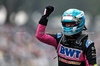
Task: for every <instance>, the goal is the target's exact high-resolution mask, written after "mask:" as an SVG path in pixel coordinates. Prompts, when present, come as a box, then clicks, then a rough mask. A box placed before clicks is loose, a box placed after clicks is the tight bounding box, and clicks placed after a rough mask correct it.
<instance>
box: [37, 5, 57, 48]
mask: <svg viewBox="0 0 100 66" xmlns="http://www.w3.org/2000/svg"><path fill="white" fill-rule="evenodd" d="M53 11H54V7H53V6H47V7H46V9H45V11H44V14H43V16H42V17H41V19H40V21H39V24H38V28H37V31H36V38H37V39H38V40H40V41H41V42H43V43H46V44H49V45H52V46H54V47H56V46H57V41H56V39H55V38H54V37H53V36H50V35H48V34H46V33H45V29H46V26H47V22H48V19H47V18H48V17H49V15H50V14H51V13H52V12H53Z"/></svg>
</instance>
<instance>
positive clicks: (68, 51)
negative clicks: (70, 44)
mask: <svg viewBox="0 0 100 66" xmlns="http://www.w3.org/2000/svg"><path fill="white" fill-rule="evenodd" d="M59 53H60V54H63V55H66V56H67V57H72V58H73V56H74V55H75V58H76V59H79V57H80V54H81V51H80V50H77V49H72V48H67V47H64V46H62V45H61V47H60V52H59Z"/></svg>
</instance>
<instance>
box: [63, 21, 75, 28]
mask: <svg viewBox="0 0 100 66" xmlns="http://www.w3.org/2000/svg"><path fill="white" fill-rule="evenodd" d="M75 25H76V22H63V26H64V27H74V26H75Z"/></svg>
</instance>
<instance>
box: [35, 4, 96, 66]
mask: <svg viewBox="0 0 100 66" xmlns="http://www.w3.org/2000/svg"><path fill="white" fill-rule="evenodd" d="M53 11H54V7H53V6H47V7H46V8H45V11H44V14H43V16H42V17H41V19H40V21H39V25H38V28H37V31H36V37H37V39H38V40H40V41H41V42H43V43H46V44H48V45H51V46H53V47H55V48H56V50H57V54H58V66H97V63H96V49H95V46H94V42H93V41H91V40H89V39H88V35H86V34H83V33H82V30H86V27H85V14H84V12H83V11H81V10H78V9H68V10H66V11H65V12H64V13H63V15H62V19H61V23H62V27H63V33H56V34H46V33H45V29H46V26H47V22H48V17H49V15H50V14H51V13H52V12H53ZM55 26H56V25H55Z"/></svg>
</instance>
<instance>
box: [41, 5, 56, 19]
mask: <svg viewBox="0 0 100 66" xmlns="http://www.w3.org/2000/svg"><path fill="white" fill-rule="evenodd" d="M53 11H54V6H47V7H46V8H45V11H44V14H43V15H45V16H47V17H48V16H49V15H50V14H51V13H52V12H53Z"/></svg>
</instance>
